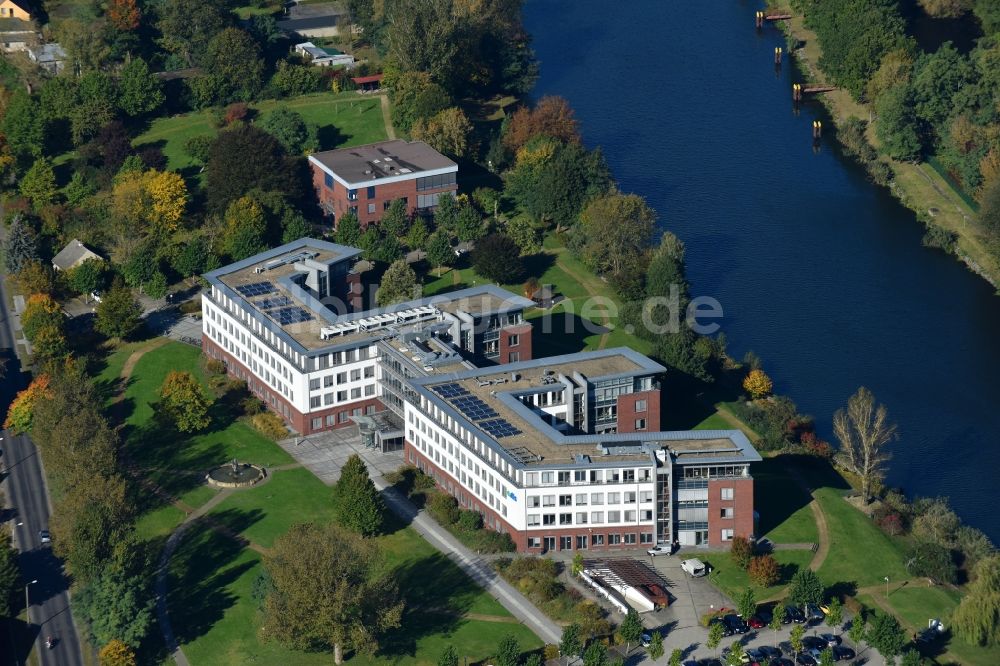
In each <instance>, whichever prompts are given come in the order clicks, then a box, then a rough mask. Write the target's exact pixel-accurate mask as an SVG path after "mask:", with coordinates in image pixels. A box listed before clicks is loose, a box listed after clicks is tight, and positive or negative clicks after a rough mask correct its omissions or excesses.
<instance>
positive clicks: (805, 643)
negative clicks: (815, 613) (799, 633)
mask: <svg viewBox="0 0 1000 666" xmlns="http://www.w3.org/2000/svg"><path fill="white" fill-rule="evenodd" d="M802 647H803V648H805V649H806V650H825V649H826V648H827V645H826V641H824V640H823V639H822V638H820V637H819V636H803V637H802Z"/></svg>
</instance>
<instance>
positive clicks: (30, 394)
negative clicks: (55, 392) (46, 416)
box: [3, 375, 52, 433]
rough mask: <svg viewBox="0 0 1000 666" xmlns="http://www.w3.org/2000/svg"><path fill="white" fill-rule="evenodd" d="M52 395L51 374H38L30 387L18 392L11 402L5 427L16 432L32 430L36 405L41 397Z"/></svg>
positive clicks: (4, 423)
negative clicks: (50, 388) (50, 386)
mask: <svg viewBox="0 0 1000 666" xmlns="http://www.w3.org/2000/svg"><path fill="white" fill-rule="evenodd" d="M51 396H52V392H51V391H49V376H48V375H38V376H37V377H35V378H34V379H33V380H32V382H31V383H30V384H28V388H26V389H24V390H23V391H20V392H18V394H17V396H16V397H15V398H14V401H13V402H12V403H10V407H9V408H8V409H7V418H6V419H5V420H4V422H3V427H4V429H6V430H11V431H13V432H15V433H22V432H28V431H30V430H31V421H32V419H33V418H34V415H35V405H36V404H38V400H39V399H40V398H45V397H51Z"/></svg>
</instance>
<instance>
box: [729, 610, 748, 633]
mask: <svg viewBox="0 0 1000 666" xmlns="http://www.w3.org/2000/svg"><path fill="white" fill-rule="evenodd" d="M722 621H723V622H725V623H726V626H727V627H729V630H730V631H731V632H732V633H734V634H745V633H747V631H749V627H747V623H746V622H744V621H743V620H742V619H741V618H740V616H739V615H727V616H725V617H724V618H722Z"/></svg>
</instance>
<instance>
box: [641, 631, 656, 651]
mask: <svg viewBox="0 0 1000 666" xmlns="http://www.w3.org/2000/svg"><path fill="white" fill-rule="evenodd" d="M639 642H640V643H641V644H642V647H645V648H648V647H649V644H650V643H652V642H653V637H652V636H650V635H649V634H646V633H644V634H643V635H642V636H640V637H639Z"/></svg>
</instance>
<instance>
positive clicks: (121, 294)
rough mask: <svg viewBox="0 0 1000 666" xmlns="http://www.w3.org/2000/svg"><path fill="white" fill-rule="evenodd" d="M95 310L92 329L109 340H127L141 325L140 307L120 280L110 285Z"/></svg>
mask: <svg viewBox="0 0 1000 666" xmlns="http://www.w3.org/2000/svg"><path fill="white" fill-rule="evenodd" d="M96 309H97V321H96V323H95V324H94V327H95V328H96V329H97V330H98V331H99V332H101V333H103V334H104V335H106V336H108V337H110V338H127V337H128V336H130V335H131V334H132V333H133V332H135V330H136V329H137V328H139V324H140V323H141V320H140V316H141V315H142V306H141V305H139V302H138V301H137V300H135V297H133V296H132V290H130V289H129V288H128V287H126V286H125V283H124V282H122V281H121V280H115V282H114V283H112V285H111V289H109V290H108V293H106V294H104V297H103V298H102V299H101V302H100V303H98V304H97V308H96Z"/></svg>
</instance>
